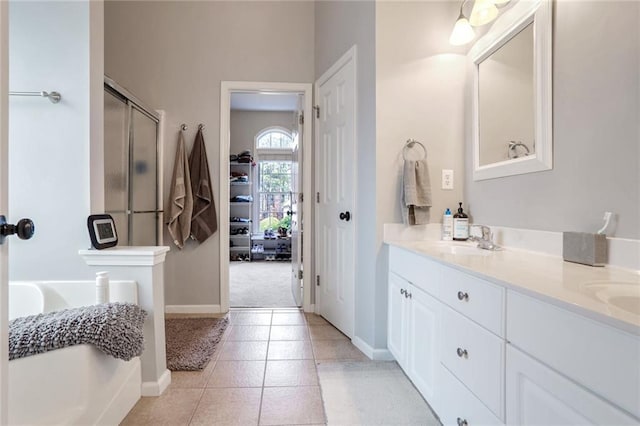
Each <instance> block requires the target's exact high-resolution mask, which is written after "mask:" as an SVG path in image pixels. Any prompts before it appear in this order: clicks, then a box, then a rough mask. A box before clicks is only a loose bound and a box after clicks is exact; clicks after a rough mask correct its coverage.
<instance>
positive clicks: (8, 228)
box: [0, 216, 36, 244]
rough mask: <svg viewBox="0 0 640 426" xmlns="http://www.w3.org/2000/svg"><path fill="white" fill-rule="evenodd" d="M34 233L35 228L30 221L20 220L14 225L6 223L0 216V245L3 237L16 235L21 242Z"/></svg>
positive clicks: (5, 219)
mask: <svg viewBox="0 0 640 426" xmlns="http://www.w3.org/2000/svg"><path fill="white" fill-rule="evenodd" d="M35 232H36V226H35V224H34V223H33V221H32V220H31V219H20V220H19V221H18V223H17V224H16V225H11V224H9V223H7V218H6V217H4V216H0V244H2V243H4V239H5V237H7V236H9V235H13V234H16V235H17V236H18V238H20V239H21V240H28V239H30V238H31V237H33V234H34V233H35Z"/></svg>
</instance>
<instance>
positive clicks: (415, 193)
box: [402, 159, 431, 225]
mask: <svg viewBox="0 0 640 426" xmlns="http://www.w3.org/2000/svg"><path fill="white" fill-rule="evenodd" d="M402 193H403V194H402V219H403V221H404V222H405V223H407V224H409V225H426V224H427V223H429V216H430V215H429V213H430V210H431V180H430V178H429V166H428V164H427V160H426V159H424V160H419V161H413V160H405V162H404V168H403V173H402Z"/></svg>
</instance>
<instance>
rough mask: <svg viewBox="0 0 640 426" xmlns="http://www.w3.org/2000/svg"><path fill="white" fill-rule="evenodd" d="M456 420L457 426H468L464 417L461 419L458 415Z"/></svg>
mask: <svg viewBox="0 0 640 426" xmlns="http://www.w3.org/2000/svg"><path fill="white" fill-rule="evenodd" d="M456 421H457V422H458V426H468V425H469V423H467V420H466V419H461V418H460V417H458V419H457V420H456Z"/></svg>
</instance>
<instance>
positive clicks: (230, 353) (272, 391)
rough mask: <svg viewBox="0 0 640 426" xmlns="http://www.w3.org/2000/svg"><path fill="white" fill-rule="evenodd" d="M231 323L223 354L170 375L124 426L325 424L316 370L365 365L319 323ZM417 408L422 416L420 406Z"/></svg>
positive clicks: (250, 319) (303, 319)
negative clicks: (335, 365)
mask: <svg viewBox="0 0 640 426" xmlns="http://www.w3.org/2000/svg"><path fill="white" fill-rule="evenodd" d="M229 318H230V324H229V327H228V328H227V330H226V332H225V334H224V336H223V341H222V342H221V343H222V346H221V347H220V348H218V350H217V351H216V353H215V354H214V357H213V359H212V360H211V361H210V362H209V364H208V365H207V367H206V368H205V369H204V370H202V371H197V372H191V371H179V372H172V374H171V385H170V387H169V388H168V389H167V390H166V391H165V393H164V394H163V395H161V396H159V397H154V398H142V399H141V400H140V401H139V402H138V403H137V404H136V405H135V407H134V408H133V409H132V410H131V412H130V413H129V414H128V416H127V417H126V418H125V419H124V421H123V423H122V424H123V425H204V424H207V425H302V424H305V425H313V424H327V415H326V414H325V405H324V404H323V398H322V392H321V389H320V383H319V380H318V365H321V364H323V363H332V364H333V363H340V362H344V363H353V362H363V361H368V358H367V357H366V356H365V355H363V354H362V353H361V352H360V351H359V350H358V349H357V348H356V347H355V346H353V345H352V344H351V342H350V341H349V339H348V338H347V337H346V336H344V335H343V334H342V333H340V332H339V331H338V330H337V329H335V328H334V327H333V326H331V325H330V324H329V323H327V322H326V321H325V320H324V319H323V318H321V317H319V316H317V315H313V314H304V313H302V312H300V311H298V310H295V309H273V310H271V309H268V310H232V311H231V312H230V314H229ZM385 364H391V363H385ZM393 364H395V363H393ZM396 368H397V366H396ZM407 382H408V380H407ZM416 393H417V392H416ZM418 399H420V398H418ZM419 405H420V409H421V410H423V411H424V410H428V408H427V406H426V404H425V403H424V401H421V403H420V404H419ZM356 408H357V407H356ZM357 409H359V410H361V409H362V408H357ZM342 410H343V409H342ZM329 417H331V416H329ZM342 418H343V419H344V417H342ZM329 420H330V419H329Z"/></svg>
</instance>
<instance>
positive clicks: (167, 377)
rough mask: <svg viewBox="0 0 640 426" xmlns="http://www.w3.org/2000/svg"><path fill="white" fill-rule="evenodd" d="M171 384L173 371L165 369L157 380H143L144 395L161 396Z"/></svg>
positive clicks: (142, 390)
mask: <svg viewBox="0 0 640 426" xmlns="http://www.w3.org/2000/svg"><path fill="white" fill-rule="evenodd" d="M170 384H171V371H169V370H164V373H162V375H161V376H160V378H159V379H158V381H157V382H142V386H141V392H140V393H141V394H142V396H160V395H162V393H163V392H164V391H165V390H166V389H167V388H168V387H169V385H170Z"/></svg>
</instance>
